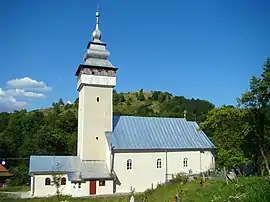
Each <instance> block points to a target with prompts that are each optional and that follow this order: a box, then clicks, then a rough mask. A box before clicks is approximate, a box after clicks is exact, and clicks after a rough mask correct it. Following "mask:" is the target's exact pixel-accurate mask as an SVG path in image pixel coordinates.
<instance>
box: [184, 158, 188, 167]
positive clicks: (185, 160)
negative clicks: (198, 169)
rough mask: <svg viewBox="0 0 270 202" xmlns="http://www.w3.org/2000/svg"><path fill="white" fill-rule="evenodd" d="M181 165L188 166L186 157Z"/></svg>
mask: <svg viewBox="0 0 270 202" xmlns="http://www.w3.org/2000/svg"><path fill="white" fill-rule="evenodd" d="M183 165H184V167H188V159H187V158H184V160H183Z"/></svg>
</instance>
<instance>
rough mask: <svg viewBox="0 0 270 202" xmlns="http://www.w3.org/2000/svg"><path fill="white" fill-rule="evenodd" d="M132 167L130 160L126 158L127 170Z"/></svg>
mask: <svg viewBox="0 0 270 202" xmlns="http://www.w3.org/2000/svg"><path fill="white" fill-rule="evenodd" d="M131 169H132V160H131V159H128V160H127V170H131Z"/></svg>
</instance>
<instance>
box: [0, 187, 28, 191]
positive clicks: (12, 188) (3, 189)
mask: <svg viewBox="0 0 270 202" xmlns="http://www.w3.org/2000/svg"><path fill="white" fill-rule="evenodd" d="M20 191H30V187H29V186H13V187H5V188H1V189H0V192H20Z"/></svg>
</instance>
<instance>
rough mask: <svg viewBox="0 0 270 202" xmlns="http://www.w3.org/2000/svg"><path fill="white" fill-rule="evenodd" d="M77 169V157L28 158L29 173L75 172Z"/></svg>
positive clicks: (78, 163) (78, 160)
mask: <svg viewBox="0 0 270 202" xmlns="http://www.w3.org/2000/svg"><path fill="white" fill-rule="evenodd" d="M79 167H80V159H79V157H77V156H30V165H29V172H30V173H32V172H48V171H54V172H75V171H77V170H79Z"/></svg>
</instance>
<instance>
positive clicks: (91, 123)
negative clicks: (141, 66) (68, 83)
mask: <svg viewBox="0 0 270 202" xmlns="http://www.w3.org/2000/svg"><path fill="white" fill-rule="evenodd" d="M99 17H100V13H99V11H98V10H97V12H96V28H95V30H94V31H93V34H92V41H91V42H89V43H88V46H87V51H86V53H85V56H84V62H83V64H80V65H79V67H78V69H77V71H76V74H75V75H76V76H77V91H78V92H79V109H78V140H77V156H80V158H81V160H105V158H106V157H105V151H106V147H105V145H106V136H105V132H107V131H112V117H113V87H114V86H115V85H116V71H117V68H115V67H114V66H113V65H112V64H111V62H110V61H109V60H108V57H109V55H110V53H109V52H108V51H107V50H106V44H105V43H103V42H101V31H100V30H99Z"/></svg>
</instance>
